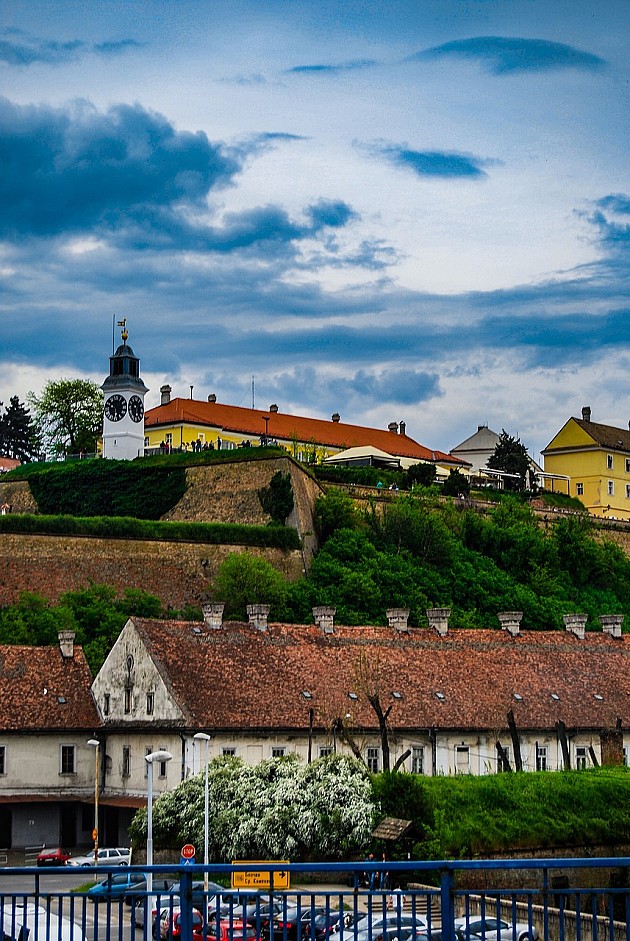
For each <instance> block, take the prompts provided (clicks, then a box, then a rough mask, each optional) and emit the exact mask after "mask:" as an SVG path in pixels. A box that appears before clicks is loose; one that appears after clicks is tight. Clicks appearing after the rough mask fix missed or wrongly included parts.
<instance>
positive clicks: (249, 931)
mask: <svg viewBox="0 0 630 941" xmlns="http://www.w3.org/2000/svg"><path fill="white" fill-rule="evenodd" d="M258 938H259V935H257V934H256V929H255V928H254V927H253V926H252V925H250V924H249V923H248V922H246V921H242V920H240V919H234V918H219V930H218V932H217V921H216V918H215V919H214V923H213V924H209V925H206V928H205V930H204V932H203V939H204V941H257V939H258ZM193 941H194V929H193Z"/></svg>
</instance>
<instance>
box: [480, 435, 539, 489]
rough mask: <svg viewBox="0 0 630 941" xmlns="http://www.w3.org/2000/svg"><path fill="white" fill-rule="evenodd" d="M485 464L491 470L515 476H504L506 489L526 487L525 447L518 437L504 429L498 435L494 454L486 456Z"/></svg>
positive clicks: (528, 465) (528, 466)
mask: <svg viewBox="0 0 630 941" xmlns="http://www.w3.org/2000/svg"><path fill="white" fill-rule="evenodd" d="M487 466H488V467H490V468H492V469H493V470H500V471H503V472H504V473H505V474H514V475H515V477H505V478H504V480H505V489H506V490H519V491H520V490H525V489H526V487H527V485H528V482H529V470H530V460H529V455H528V453H527V448H526V447H525V445H524V444H521V439H520V438H514V437H512V435H509V434H508V433H507V431H506V430H505V429H503V430H502V431H501V434H500V435H499V440H498V441H497V443H496V447H495V449H494V454H492V455H490V457H489V458H488V465H487Z"/></svg>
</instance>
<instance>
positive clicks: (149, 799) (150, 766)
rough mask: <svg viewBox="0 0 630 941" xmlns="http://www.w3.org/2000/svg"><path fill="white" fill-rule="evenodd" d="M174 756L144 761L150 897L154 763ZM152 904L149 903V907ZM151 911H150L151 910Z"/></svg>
mask: <svg viewBox="0 0 630 941" xmlns="http://www.w3.org/2000/svg"><path fill="white" fill-rule="evenodd" d="M172 757H173V756H172V755H171V753H170V752H169V751H152V752H151V754H150V755H145V756H144V760H145V761H146V763H147V765H148V769H147V774H148V778H147V783H148V787H147V895H149V896H150V894H151V892H152V890H153V873H152V872H151V866H152V865H153V762H154V761H157V762H160V763H161V762H163V761H170V760H171V759H172ZM150 904H151V903H150V902H149V905H150ZM149 910H150V909H149Z"/></svg>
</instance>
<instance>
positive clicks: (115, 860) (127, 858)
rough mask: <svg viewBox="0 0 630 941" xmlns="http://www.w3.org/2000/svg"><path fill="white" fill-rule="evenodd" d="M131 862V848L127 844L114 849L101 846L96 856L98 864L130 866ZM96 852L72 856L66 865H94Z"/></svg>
mask: <svg viewBox="0 0 630 941" xmlns="http://www.w3.org/2000/svg"><path fill="white" fill-rule="evenodd" d="M130 862H131V850H130V849H129V848H128V847H125V846H117V847H115V848H113V849H109V848H107V847H104V846H103V847H101V848H100V849H99V850H98V853H97V857H96V865H97V866H128V865H129V864H130ZM93 865H94V853H86V854H85V856H72V857H71V858H70V859H69V860H68V862H67V863H66V866H93Z"/></svg>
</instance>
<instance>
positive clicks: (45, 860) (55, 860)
mask: <svg viewBox="0 0 630 941" xmlns="http://www.w3.org/2000/svg"><path fill="white" fill-rule="evenodd" d="M71 855H72V853H66V851H65V850H63V849H62V848H61V847H60V846H49V847H46V846H45V847H44V848H43V850H42V851H41V853H38V855H37V865H38V866H65V865H66V863H67V862H68V860H69V859H70V857H71Z"/></svg>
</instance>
